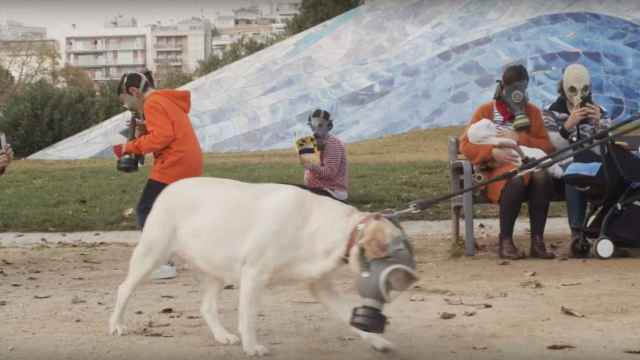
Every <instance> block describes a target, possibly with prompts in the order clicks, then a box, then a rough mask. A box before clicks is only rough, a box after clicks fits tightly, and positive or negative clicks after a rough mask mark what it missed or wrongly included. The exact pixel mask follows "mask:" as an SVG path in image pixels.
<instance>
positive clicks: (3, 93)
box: [0, 65, 15, 111]
mask: <svg viewBox="0 0 640 360" xmlns="http://www.w3.org/2000/svg"><path fill="white" fill-rule="evenodd" d="M14 85H15V79H14V78H13V75H11V72H10V71H9V70H7V69H5V68H4V67H2V65H0V109H2V105H4V104H5V103H6V101H7V99H8V98H9V94H10V93H11V92H12V89H13V87H14ZM0 111H1V110H0Z"/></svg>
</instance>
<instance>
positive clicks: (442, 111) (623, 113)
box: [34, 0, 640, 158]
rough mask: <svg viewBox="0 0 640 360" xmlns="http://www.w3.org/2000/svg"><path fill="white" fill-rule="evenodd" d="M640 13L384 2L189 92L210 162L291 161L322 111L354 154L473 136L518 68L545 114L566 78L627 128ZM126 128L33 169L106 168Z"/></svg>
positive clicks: (534, 4) (115, 124)
mask: <svg viewBox="0 0 640 360" xmlns="http://www.w3.org/2000/svg"><path fill="white" fill-rule="evenodd" d="M639 15H640V1H635V0H619V1H616V2H609V1H595V0H593V1H591V0H584V1H572V0H553V1H552V0H539V1H506V0H485V1H477V0H452V1H435V0H430V1H427V0H424V1H403V2H400V1H398V2H396V1H372V2H371V3H368V4H367V5H365V6H362V7H360V8H357V9H355V10H353V11H351V12H348V13H346V14H343V15H341V16H339V17H337V18H335V19H332V20H330V21H329V22H327V23H325V24H322V25H319V26H318V27H316V28H314V29H311V30H308V31H306V32H304V33H302V34H298V35H296V36H295V37H292V38H290V39H287V40H286V41H283V42H281V43H279V44H277V45H275V46H272V47H271V48H268V49H266V50H264V51H261V52H259V53H257V54H255V55H253V56H251V57H248V58H245V59H243V60H241V61H239V62H237V63H234V64H231V65H229V66H227V67H225V68H223V69H220V70H219V71H217V72H215V73H212V74H209V75H207V76H205V77H203V78H201V79H198V80H196V81H195V82H193V83H191V84H189V85H187V86H186V88H187V89H189V90H191V91H192V100H193V110H192V113H191V118H192V121H193V124H194V127H195V128H196V131H197V134H198V137H199V140H200V142H201V144H202V146H203V148H204V149H205V150H206V151H235V150H259V149H269V148H285V147H291V146H292V144H293V139H294V137H295V136H296V135H299V134H302V133H304V132H305V131H308V130H307V128H306V125H305V119H306V116H307V114H308V113H309V111H311V110H312V109H313V108H315V107H323V108H326V109H329V110H330V111H332V112H333V113H334V117H335V124H336V126H335V130H334V132H335V133H337V135H338V136H339V137H341V138H342V139H343V140H345V141H348V142H350V141H356V140H362V139H367V138H371V137H379V136H383V135H387V134H396V133H402V132H406V131H409V130H411V129H422V128H430V127H442V126H450V125H460V124H464V123H465V122H467V121H468V120H469V118H470V117H471V114H472V112H473V110H474V109H475V108H476V107H477V106H478V105H480V104H481V103H483V102H485V101H488V100H489V99H490V98H491V97H492V95H493V92H494V89H495V81H496V79H498V78H499V77H500V74H501V70H502V69H503V67H504V66H505V65H507V64H511V63H522V64H525V65H526V66H527V68H528V69H529V71H530V73H531V79H532V80H531V83H530V87H529V95H530V98H531V100H532V101H533V102H534V103H535V104H537V105H538V106H545V105H548V104H550V103H551V102H552V101H553V100H554V99H555V98H556V96H557V91H556V89H557V83H558V81H559V80H560V78H561V74H562V70H563V68H564V67H566V66H567V65H568V64H571V63H575V62H580V63H582V64H584V65H586V67H587V68H588V69H589V70H590V71H591V72H592V78H593V87H594V94H595V100H596V101H597V102H598V103H599V104H601V105H602V106H604V107H605V108H606V109H607V110H608V111H609V113H610V114H611V115H612V116H613V117H614V118H616V119H623V118H625V117H627V116H629V115H630V114H631V113H634V112H637V111H638V110H639V108H640V72H638V71H634V70H633V69H634V67H635V68H640V18H638V16H639ZM123 124H124V117H123V116H119V117H115V118H113V119H110V120H108V121H105V122H104V123H103V124H100V125H98V126H97V127H95V128H92V129H89V130H88V131H85V132H84V133H82V134H79V135H77V136H75V137H72V138H70V139H67V140H65V141H63V142H61V143H58V144H56V145H54V146H52V147H50V148H49V149H46V150H45V151H42V152H40V153H38V154H36V155H35V156H34V158H86V157H92V156H108V154H109V150H108V149H109V148H110V145H111V143H113V142H114V138H115V137H116V134H117V133H118V131H120V130H121V129H122V127H123V126H124V125H123Z"/></svg>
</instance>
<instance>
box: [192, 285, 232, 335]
mask: <svg viewBox="0 0 640 360" xmlns="http://www.w3.org/2000/svg"><path fill="white" fill-rule="evenodd" d="M200 282H201V283H202V290H203V295H202V306H201V307H200V313H201V314H202V317H203V318H204V320H205V321H206V322H207V325H209V330H211V333H212V334H213V337H214V338H215V339H216V341H217V342H219V343H221V344H237V343H238V342H239V341H240V339H238V337H237V336H235V335H233V334H231V333H230V332H228V331H227V329H225V328H224V326H223V325H222V323H221V322H220V319H219V314H218V298H219V297H220V292H221V291H222V288H223V286H224V281H222V280H221V279H218V278H216V277H212V276H209V275H204V274H203V275H201V276H200Z"/></svg>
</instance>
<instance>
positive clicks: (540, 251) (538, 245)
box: [529, 235, 556, 259]
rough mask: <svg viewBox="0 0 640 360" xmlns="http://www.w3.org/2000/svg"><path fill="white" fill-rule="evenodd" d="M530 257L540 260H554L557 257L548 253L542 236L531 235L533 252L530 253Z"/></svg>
mask: <svg viewBox="0 0 640 360" xmlns="http://www.w3.org/2000/svg"><path fill="white" fill-rule="evenodd" d="M529 256H531V257H534V258H539V259H553V258H555V257H556V255H555V254H554V253H552V252H548V251H547V248H546V246H544V238H543V237H542V235H531V251H529Z"/></svg>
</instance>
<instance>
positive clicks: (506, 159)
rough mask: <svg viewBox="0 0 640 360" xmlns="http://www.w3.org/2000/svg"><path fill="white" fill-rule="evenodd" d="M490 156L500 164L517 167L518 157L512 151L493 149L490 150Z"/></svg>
mask: <svg viewBox="0 0 640 360" xmlns="http://www.w3.org/2000/svg"><path fill="white" fill-rule="evenodd" d="M491 156H493V159H494V160H495V161H497V162H499V163H501V164H513V165H517V164H518V160H519V157H518V155H517V154H516V153H515V152H514V151H513V150H512V149H505V148H499V147H494V148H493V150H491Z"/></svg>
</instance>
